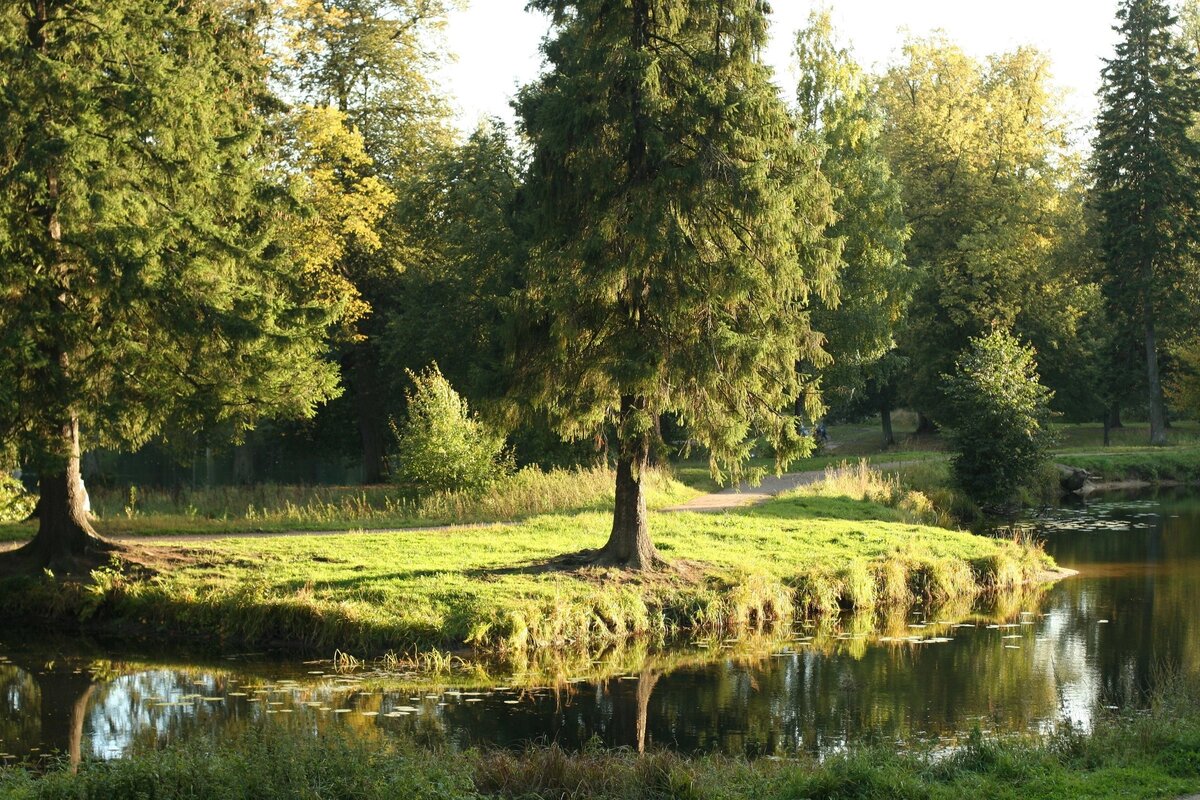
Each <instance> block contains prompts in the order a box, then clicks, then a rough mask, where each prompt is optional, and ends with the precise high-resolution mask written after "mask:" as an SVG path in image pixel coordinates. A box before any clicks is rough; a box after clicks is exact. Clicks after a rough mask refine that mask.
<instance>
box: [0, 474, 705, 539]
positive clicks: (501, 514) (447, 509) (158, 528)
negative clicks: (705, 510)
mask: <svg viewBox="0 0 1200 800" xmlns="http://www.w3.org/2000/svg"><path fill="white" fill-rule="evenodd" d="M614 484H615V478H614V476H613V472H612V470H610V469H607V468H603V467H593V468H580V469H575V470H561V469H560V470H551V471H549V472H541V471H540V470H536V469H525V470H521V471H520V472H517V473H515V474H513V475H510V476H508V477H506V478H503V479H501V480H500V481H498V482H497V483H496V484H495V485H493V486H491V487H490V488H488V489H486V490H484V491H481V492H466V491H459V492H439V493H436V494H431V495H428V496H425V497H420V498H414V497H411V496H409V495H406V494H404V493H403V492H402V491H401V490H400V489H398V488H396V487H387V486H371V487H362V486H357V487H346V486H277V485H259V486H250V487H241V486H231V487H219V488H213V489H180V490H179V491H174V492H173V491H166V490H139V489H136V488H135V489H133V490H131V489H129V488H124V489H119V490H118V489H96V490H94V491H92V492H91V500H92V508H93V512H94V513H95V514H96V517H97V520H96V528H97V529H98V530H100V531H101V532H102V533H104V534H105V535H108V536H168V535H173V534H227V533H253V532H281V531H322V530H346V531H349V530H379V529H394V528H412V527H423V526H433V525H462V524H474V523H487V522H507V521H514V520H520V519H524V518H527V517H532V516H536V515H539V514H553V513H570V512H576V511H599V510H604V509H608V508H610V507H611V506H612V503H613V491H614V489H613V487H614ZM695 494H696V492H695V490H692V489H689V488H688V487H686V486H684V485H683V484H681V483H679V482H678V481H676V480H674V479H673V478H672V477H670V476H669V475H667V474H666V473H663V472H660V471H654V472H652V473H651V474H650V482H649V498H648V502H649V505H650V506H651V507H652V508H661V507H664V506H669V505H674V504H677V503H682V502H684V501H686V500H688V499H690V498H691V497H694V496H695ZM36 528H37V525H36V523H25V524H6V525H0V542H2V541H20V540H23V539H28V538H30V537H32V536H33V534H34V532H35V531H36Z"/></svg>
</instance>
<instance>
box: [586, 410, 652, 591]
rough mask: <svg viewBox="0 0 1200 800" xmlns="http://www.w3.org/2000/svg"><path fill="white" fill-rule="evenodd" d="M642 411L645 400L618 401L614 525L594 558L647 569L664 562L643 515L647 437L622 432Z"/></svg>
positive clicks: (608, 562) (648, 461)
mask: <svg viewBox="0 0 1200 800" xmlns="http://www.w3.org/2000/svg"><path fill="white" fill-rule="evenodd" d="M645 410H646V401H645V398H640V397H633V396H626V397H622V398H621V420H620V423H619V424H618V426H617V436H618V440H619V442H618V452H619V455H618V457H617V487H616V488H617V492H616V502H615V503H614V507H613V526H612V533H611V534H610V535H609V537H608V543H607V544H606V545H604V549H603V550H601V551H600V553H599V555H598V557H597V559H596V561H597V563H599V564H606V565H613V566H618V567H624V568H625V569H632V570H648V569H654V568H655V567H657V566H659V565H661V564H663V563H664V562H663V559H662V557H661V556H660V555H659V554H658V550H657V549H656V548H655V547H654V542H653V541H651V539H650V526H649V521H648V515H647V513H646V490H645V477H646V469H647V467H649V465H650V437H649V436H648V435H647V434H645V433H637V434H632V435H630V434H627V433H625V432H624V430H623V429H624V428H625V424H626V423H627V421H628V420H629V418H630V417H631V416H632V415H633V414H635V413H644V412H645Z"/></svg>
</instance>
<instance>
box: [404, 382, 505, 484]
mask: <svg viewBox="0 0 1200 800" xmlns="http://www.w3.org/2000/svg"><path fill="white" fill-rule="evenodd" d="M408 376H409V378H410V379H411V380H412V382H413V390H412V391H411V392H409V393H408V394H407V399H408V418H407V420H406V421H405V423H404V425H403V427H401V428H399V429H398V430H397V431H396V444H397V448H396V450H397V452H396V456H397V465H396V477H397V478H399V480H400V481H401V482H403V483H405V484H408V485H410V486H412V487H414V488H416V489H418V490H419V491H421V492H445V491H451V490H457V489H468V490H470V489H482V488H484V487H486V486H488V485H489V484H491V483H493V482H494V481H495V480H497V479H498V478H500V477H502V476H504V475H506V474H508V473H509V472H511V470H512V456H511V454H510V453H509V452H508V451H507V450H506V448H505V443H504V436H503V434H500V433H497V432H496V431H493V430H492V429H491V428H489V427H488V426H487V425H486V424H485V423H484V422H483V421H481V420H480V419H479V418H478V417H476V416H475V415H473V414H472V413H471V412H470V410H469V409H468V408H467V402H466V401H465V400H464V399H463V398H462V397H460V396H459V394H458V392H456V391H454V387H452V386H451V385H450V382H449V381H447V380H446V379H445V378H444V377H443V376H442V373H441V371H440V370H439V369H438V367H437V364H434V365H432V366H430V367H428V368H427V369H425V370H424V371H422V372H420V373H419V374H414V373H412V372H409V373H408Z"/></svg>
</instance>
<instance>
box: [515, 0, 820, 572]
mask: <svg viewBox="0 0 1200 800" xmlns="http://www.w3.org/2000/svg"><path fill="white" fill-rule="evenodd" d="M531 6H532V7H533V8H535V9H537V10H540V11H545V12H548V13H549V14H550V15H551V16H552V18H553V25H554V31H553V34H552V36H551V37H550V38H549V40H548V41H547V43H546V45H545V54H546V57H547V60H548V61H549V66H550V69H549V70H548V71H547V73H546V75H545V76H544V77H543V78H542V79H541V80H540V81H539V82H538V83H536V84H535V85H533V86H530V87H528V88H527V89H525V90H524V91H523V92H522V94H521V96H520V99H519V101H518V110H519V112H520V116H521V119H522V121H523V127H524V132H525V133H526V134H527V135H528V137H529V140H530V143H531V145H532V160H531V167H530V171H529V175H528V184H527V187H526V190H525V196H524V201H523V202H524V211H525V219H526V221H527V223H528V224H529V226H530V230H531V232H532V239H533V247H532V256H531V262H530V265H529V269H528V274H527V275H526V280H527V291H526V298H525V299H526V301H527V307H526V309H525V312H526V313H528V314H530V315H531V319H530V322H529V325H530V326H531V330H528V331H527V332H526V333H527V334H528V336H527V340H528V341H530V342H532V346H531V348H530V349H529V350H527V351H525V353H524V354H523V357H522V361H521V364H520V365H519V366H520V367H521V368H522V370H523V372H524V375H525V377H526V378H527V379H528V383H527V387H526V388H527V389H528V390H529V391H531V393H532V397H533V399H534V400H535V401H536V402H537V404H538V405H540V406H542V407H543V408H546V409H548V410H550V411H551V413H552V414H554V415H555V416H556V417H557V418H558V419H559V421H560V422H561V426H562V429H563V431H564V432H566V433H567V434H569V435H575V436H581V435H586V434H592V433H595V432H596V431H598V430H600V429H601V428H602V427H603V426H604V425H606V424H612V425H613V426H614V427H615V431H616V440H617V448H616V459H617V486H616V504H615V514H614V520H613V528H612V535H611V537H610V538H609V541H608V544H607V545H606V546H605V548H604V550H603V551H602V552H601V553H600V554H599V556H598V559H597V560H598V561H599V562H601V563H609V564H615V565H619V566H625V567H629V568H635V569H636V568H649V567H652V566H654V564H655V563H657V562H658V561H659V560H660V559H659V556H658V554H657V551H656V550H655V547H654V545H653V543H652V542H651V539H650V536H649V531H648V527H647V519H646V502H645V495H644V493H643V480H642V478H643V473H644V471H645V469H646V468H647V465H648V458H649V450H650V441H651V433H652V431H653V429H654V426H655V419H656V417H657V415H659V414H661V413H664V412H674V413H676V414H678V415H679V417H680V419H681V420H682V422H683V423H684V424H685V425H686V427H687V428H688V429H689V430H690V431H691V433H692V435H693V436H694V437H695V438H696V439H697V440H698V441H699V442H700V443H701V444H703V445H704V446H705V447H706V448H707V449H708V451H709V452H710V453H711V454H712V458H713V464H714V469H716V470H721V469H729V470H731V471H732V472H733V473H734V474H735V475H736V474H737V473H738V472H739V468H740V465H741V464H742V463H744V461H745V459H746V458H747V457H748V456H749V455H750V453H751V447H752V441H751V434H752V432H754V431H761V432H762V433H764V434H766V435H768V436H769V437H770V438H771V439H772V440H773V441H774V442H775V444H776V448H777V450H776V452H777V453H778V454H779V456H780V457H781V458H782V459H783V460H784V461H786V460H787V459H788V458H789V457H790V456H792V455H794V454H795V453H796V452H797V451H799V450H801V449H803V446H804V440H803V439H802V438H801V437H800V436H799V434H798V431H797V428H796V426H795V424H794V419H793V417H792V415H791V414H790V413H787V412H785V411H784V409H789V407H790V400H791V399H792V398H794V397H796V396H799V395H800V394H801V393H802V391H803V390H802V387H801V385H800V384H801V379H800V377H798V376H797V373H796V371H795V370H794V369H793V365H795V364H796V363H798V362H804V363H810V364H820V363H822V362H823V360H824V354H823V353H822V351H821V349H820V346H819V340H818V337H817V336H816V335H814V334H813V332H812V330H811V328H810V326H809V320H808V311H807V309H808V307H809V305H810V304H811V303H812V302H813V301H814V300H815V297H813V295H814V294H815V293H816V292H818V291H826V290H828V289H829V288H830V286H831V284H832V277H833V273H834V271H835V269H834V267H835V262H836V253H833V252H831V250H830V249H829V246H828V242H827V241H826V240H825V238H824V235H823V233H824V229H825V227H826V226H827V225H828V224H829V223H830V222H831V204H830V192H829V187H828V183H827V182H826V181H825V179H824V178H823V177H821V176H820V174H819V172H818V171H817V169H816V157H817V153H818V149H817V148H816V147H814V146H813V145H812V144H811V142H806V141H802V140H801V139H800V138H799V134H798V132H797V130H796V128H795V125H794V122H793V121H792V120H791V119H790V117H789V114H788V112H787V109H786V108H785V107H784V105H783V103H782V102H781V101H780V99H779V93H778V90H777V89H776V87H775V86H774V85H773V84H772V82H771V72H770V69H769V68H768V67H766V66H765V65H764V64H763V59H762V48H763V46H764V45H765V43H766V38H767V5H766V3H765V2H762V0H729V2H724V3H709V2H701V0H624V1H623V2H612V0H533V2H532V3H531ZM809 397H810V398H812V399H813V400H814V401H815V396H813V395H812V394H810V395H809Z"/></svg>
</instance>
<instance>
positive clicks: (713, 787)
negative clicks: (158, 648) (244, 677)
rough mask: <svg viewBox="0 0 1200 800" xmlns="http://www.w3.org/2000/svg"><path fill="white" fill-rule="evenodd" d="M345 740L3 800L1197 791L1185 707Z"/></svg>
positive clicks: (820, 797)
mask: <svg viewBox="0 0 1200 800" xmlns="http://www.w3.org/2000/svg"><path fill="white" fill-rule="evenodd" d="M429 739H430V740H431V743H425V744H421V743H418V742H416V741H414V740H412V739H407V738H398V737H387V738H383V737H374V736H357V735H354V734H352V733H350V732H348V731H345V730H337V729H327V730H326V731H325V732H323V733H321V734H317V735H314V734H313V733H312V732H311V731H309V730H305V729H302V728H300V727H299V726H288V725H283V724H267V725H249V726H247V727H246V728H245V729H244V730H243V731H242V732H240V733H239V734H237V735H235V736H233V737H232V738H222V739H219V740H218V739H208V738H198V739H193V740H191V741H188V742H185V743H183V744H180V745H175V746H172V747H169V748H167V749H164V750H161V751H150V752H146V753H144V754H142V755H139V756H137V757H135V758H132V759H128V760H122V761H116V762H111V763H99V762H85V763H84V764H83V765H82V766H81V767H80V769H79V771H78V773H77V774H72V772H71V771H70V769H69V768H67V767H66V766H65V765H64V766H63V767H62V768H59V769H55V770H52V771H50V772H49V773H47V774H44V775H40V776H39V775H36V774H33V773H28V772H25V771H23V770H19V769H0V798H3V800H57V799H58V798H63V799H64V800H65V798H72V799H73V800H74V799H75V798H106V800H107V799H111V800H125V799H126V798H151V797H153V798H157V800H184V799H185V798H186V800H209V798H211V799H212V800H218V799H220V800H226V799H227V798H230V799H233V800H236V799H237V798H245V800H275V799H276V798H279V799H281V800H282V798H289V799H290V798H297V797H311V798H318V797H325V798H335V797H337V798H342V797H354V798H361V799H362V800H374V799H375V798H379V799H380V800H383V799H384V798H388V799H389V800H390V798H396V797H405V798H427V799H428V800H435V799H445V800H449V799H450V798H463V799H464V800H467V799H471V798H506V799H510V798H511V799H513V800H515V799H516V798H527V799H528V800H551V799H552V798H553V800H560V799H561V798H575V799H576V800H634V799H635V798H662V799H663V800H667V799H668V798H680V800H733V799H734V798H756V799H758V800H802V799H807V800H855V799H856V798H861V799H862V800H874V799H876V798H897V799H898V800H907V799H909V798H911V799H912V800H917V798H933V799H934V800H941V799H942V798H945V800H950V799H951V798H954V799H955V800H957V798H961V797H980V798H991V799H994V800H1006V799H1007V798H1013V800H1016V798H1021V799H1022V800H1076V798H1113V797H1121V798H1163V797H1175V796H1180V795H1184V794H1187V793H1189V792H1194V791H1196V790H1197V789H1200V709H1198V708H1197V702H1196V695H1195V694H1194V692H1189V693H1186V694H1183V695H1179V694H1175V695H1169V696H1167V697H1166V699H1159V700H1156V701H1155V702H1154V704H1153V706H1152V708H1151V710H1150V711H1149V712H1148V713H1143V714H1130V715H1126V716H1119V717H1102V716H1101V717H1099V721H1098V722H1097V723H1096V727H1095V730H1094V731H1093V732H1092V733H1090V734H1084V733H1081V732H1079V731H1075V730H1071V729H1069V728H1064V729H1060V730H1058V731H1057V732H1055V733H1053V734H1051V735H1048V736H1045V737H1041V738H1015V739H1007V740H991V739H986V738H984V737H983V736H980V735H978V734H976V735H973V736H971V737H970V738H969V740H968V741H967V742H966V743H964V745H963V746H962V747H960V748H959V749H957V750H956V751H955V752H953V753H952V754H949V755H942V756H940V757H938V756H934V755H932V754H930V753H927V752H922V751H915V752H903V751H901V752H898V751H897V750H896V749H895V748H894V747H880V746H876V747H861V746H859V747H852V748H851V749H850V750H849V751H848V752H844V753H838V754H834V755H831V756H829V757H827V758H825V759H824V760H822V761H820V762H818V761H815V760H812V759H808V758H801V759H796V760H787V761H746V760H741V759H730V758H723V757H715V756H709V757H700V758H687V757H683V756H679V755H674V754H671V753H665V752H664V753H652V754H650V755H638V754H635V753H632V752H629V751H618V752H606V751H602V750H589V751H585V752H583V753H566V752H563V751H562V750H559V749H556V748H550V749H533V750H529V751H527V752H525V753H508V752H478V751H468V752H456V751H453V750H450V749H447V748H446V747H445V746H444V745H441V744H439V743H438V741H439V740H438V737H436V735H435V736H431V737H429Z"/></svg>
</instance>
